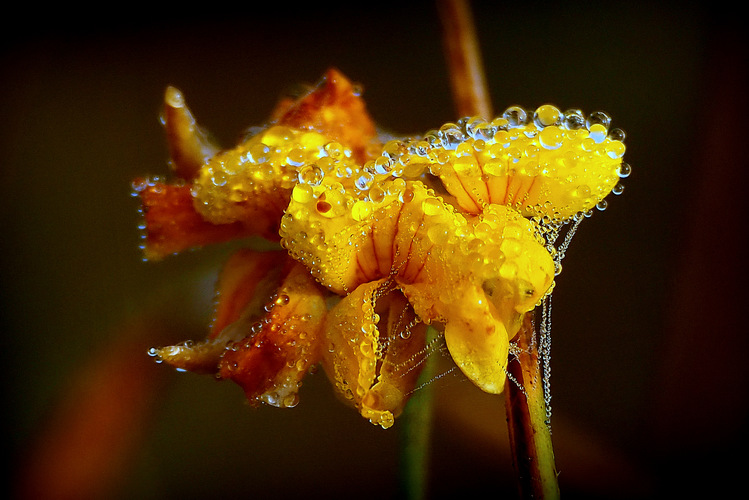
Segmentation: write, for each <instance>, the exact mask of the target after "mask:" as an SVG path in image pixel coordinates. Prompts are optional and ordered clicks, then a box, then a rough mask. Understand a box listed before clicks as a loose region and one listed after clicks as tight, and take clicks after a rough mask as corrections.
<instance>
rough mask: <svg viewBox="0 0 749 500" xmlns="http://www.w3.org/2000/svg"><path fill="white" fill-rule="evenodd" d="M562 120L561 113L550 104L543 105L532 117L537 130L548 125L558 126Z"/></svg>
mask: <svg viewBox="0 0 749 500" xmlns="http://www.w3.org/2000/svg"><path fill="white" fill-rule="evenodd" d="M561 119H562V113H561V112H560V111H559V110H558V109H557V108H556V107H554V106H552V105H550V104H544V105H543V106H541V107H539V108H538V109H537V110H536V112H535V113H534V115H533V121H534V122H535V123H536V126H538V127H539V128H543V127H548V126H550V125H559V123H560V122H561Z"/></svg>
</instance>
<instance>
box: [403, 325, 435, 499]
mask: <svg viewBox="0 0 749 500" xmlns="http://www.w3.org/2000/svg"><path fill="white" fill-rule="evenodd" d="M436 335H437V332H436V331H435V330H434V329H433V328H432V327H429V328H428V330H427V343H428V342H430V341H431V340H432V339H433V338H435V336H436ZM438 361H439V360H438V358H437V356H434V355H430V356H428V357H427V359H426V360H425V361H424V368H423V370H422V372H421V375H420V376H419V380H418V382H417V385H416V386H417V387H419V390H417V391H416V392H415V393H414V394H413V396H412V397H411V399H410V400H409V402H408V404H407V405H406V408H405V409H404V410H403V414H402V415H401V416H400V418H399V419H398V420H399V423H400V424H401V425H400V440H401V445H400V478H401V489H402V491H403V492H404V495H405V498H407V499H408V500H422V499H424V498H426V497H427V486H428V483H429V454H430V450H431V446H430V445H431V433H432V432H431V431H432V415H433V411H432V410H433V406H434V402H433V400H434V388H433V386H432V385H431V384H429V381H430V380H432V378H433V377H434V376H435V375H436V374H437V373H436V372H437V362H438Z"/></svg>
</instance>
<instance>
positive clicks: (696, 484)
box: [0, 1, 749, 499]
mask: <svg viewBox="0 0 749 500" xmlns="http://www.w3.org/2000/svg"><path fill="white" fill-rule="evenodd" d="M108 7H111V6H108ZM112 8H113V9H114V10H113V11H107V12H104V10H98V9H102V8H101V7H99V8H98V9H97V8H95V9H94V10H93V11H92V10H86V11H85V12H83V11H81V12H75V11H73V10H69V9H70V8H69V7H68V6H65V9H66V10H65V11H60V12H55V11H53V10H47V9H44V10H42V9H41V8H40V10H39V11H34V10H32V8H30V7H21V11H22V14H20V15H17V16H14V18H13V19H10V18H6V19H5V23H3V24H4V25H5V27H4V30H3V45H2V60H1V61H0V62H1V63H2V66H1V67H2V72H3V77H2V80H1V81H0V116H1V117H2V121H1V122H0V128H1V133H0V145H2V159H1V160H0V161H1V163H0V175H2V185H4V186H5V187H6V188H7V189H6V191H5V192H4V193H3V196H2V198H1V199H0V204H2V205H1V207H2V211H3V216H2V225H3V227H2V234H3V240H2V243H3V249H2V252H3V253H2V286H3V290H2V291H3V307H2V315H3V316H2V319H3V325H2V326H3V332H4V337H3V338H4V342H3V344H4V348H3V349H2V352H3V356H4V359H3V367H4V369H5V374H4V375H5V376H4V377H3V380H4V385H5V391H6V397H5V405H4V406H5V408H6V410H5V412H4V413H5V417H6V422H7V423H6V425H5V426H4V429H5V430H6V431H7V433H8V435H7V437H6V439H5V442H6V443H7V444H6V445H4V449H5V450H7V452H8V454H9V455H10V463H11V464H12V467H10V468H9V470H8V471H7V472H8V474H9V475H10V477H8V488H9V490H12V491H15V492H18V491H19V489H20V490H23V491H27V492H28V491H31V490H37V492H36V495H37V496H36V498H42V497H43V496H44V495H43V493H44V492H45V491H49V490H53V491H55V492H56V493H58V497H64V496H65V495H63V493H64V492H66V491H70V492H74V493H72V494H71V495H70V496H69V497H70V498H86V497H95V498H195V499H203V498H213V497H217V496H219V495H231V496H234V497H260V498H292V497H294V498H298V497H300V496H302V495H304V496H305V497H308V498H310V497H311V498H316V497H319V496H325V497H326V498H341V497H349V496H358V497H363V498H375V497H376V498H394V497H397V496H398V495H399V489H398V475H397V460H398V431H397V427H398V426H397V424H396V428H395V429H391V430H388V431H383V430H382V429H379V428H375V427H374V426H372V425H370V424H369V423H368V422H366V421H364V420H363V419H362V418H361V417H359V416H358V414H357V413H356V412H355V411H353V410H351V409H349V408H347V407H345V406H344V405H342V404H340V403H339V402H338V401H336V397H335V396H334V394H333V390H332V388H331V386H330V385H329V383H328V382H327V380H326V379H325V376H324V374H323V373H322V372H320V373H317V374H315V375H312V376H309V377H308V378H307V379H306V381H305V385H304V387H303V388H302V392H301V397H302V399H301V403H300V404H299V406H297V407H296V408H294V409H288V410H279V409H276V408H269V407H263V408H259V409H251V408H249V407H248V406H247V405H246V404H245V403H244V397H243V394H242V392H241V390H240V389H239V388H238V387H237V386H235V385H234V384H231V383H229V382H224V383H217V382H216V381H214V380H212V379H211V378H210V377H200V376H196V375H192V374H183V373H176V372H173V371H172V370H170V369H169V368H167V367H165V366H159V365H156V364H154V363H153V360H152V359H150V358H148V356H146V351H147V349H148V347H150V346H153V345H163V344H164V343H166V342H176V341H180V340H184V339H188V338H194V339H200V338H202V337H203V336H204V335H205V332H206V328H207V325H208V322H209V321H210V313H211V307H212V303H211V300H212V290H213V284H214V280H215V277H216V273H217V272H218V269H219V268H220V265H221V262H222V260H223V259H225V258H226V256H228V255H229V254H230V253H231V251H232V249H233V248H235V247H236V245H234V246H232V245H220V246H217V247H212V248H208V249H205V250H202V251H199V252H191V253H186V254H183V255H179V256H175V257H172V258H169V259H166V260H164V261H162V262H158V263H144V262H142V260H141V256H140V254H139V249H138V245H139V232H138V229H137V225H138V223H139V215H138V212H137V208H138V207H137V202H136V200H135V199H134V198H131V196H130V182H131V180H132V179H133V178H134V177H136V176H142V175H167V174H168V167H167V159H168V158H167V149H166V143H165V140H164V136H163V131H162V128H161V125H160V123H159V120H158V115H159V111H160V107H161V101H162V97H163V92H164V89H165V88H166V86H167V85H175V86H177V87H178V88H180V89H181V90H182V91H183V92H184V93H185V96H186V98H187V101H188V104H189V105H190V107H191V109H192V110H193V112H194V114H195V115H196V117H197V119H198V121H199V122H200V123H201V124H202V125H203V126H205V127H206V128H207V129H209V130H210V131H211V132H213V134H214V135H215V136H216V137H217V138H218V140H219V141H220V142H221V143H222V144H223V145H225V146H227V147H229V146H232V145H233V144H234V143H235V140H236V139H237V138H238V137H239V135H240V134H241V133H242V131H243V130H244V129H245V128H246V127H249V126H252V125H260V124H262V123H263V122H264V121H265V120H266V118H267V116H268V114H269V112H270V111H271V109H272V108H273V105H274V104H275V102H276V99H277V98H278V97H279V96H280V94H281V93H283V92H285V91H286V90H288V89H290V88H293V87H294V86H295V85H297V84H299V83H314V82H316V81H317V80H318V78H319V77H320V76H321V75H322V74H323V72H324V71H325V70H326V68H328V67H329V66H335V67H337V68H339V69H340V70H341V71H342V72H343V73H344V74H346V75H347V76H348V77H350V78H351V79H352V80H354V81H357V82H360V83H361V84H362V86H363V89H364V98H365V100H366V102H367V104H368V109H369V111H370V113H371V114H372V116H373V117H374V119H375V120H376V121H377V122H378V124H379V125H380V126H382V127H383V128H385V129H388V130H391V131H394V132H398V133H407V134H412V133H422V132H425V131H426V130H429V129H431V128H434V127H436V126H439V125H441V124H442V123H444V122H446V121H454V120H455V119H456V118H458V117H457V116H455V111H454V108H453V105H452V101H451V95H450V88H449V79H448V74H447V69H446V65H445V62H444V55H443V51H442V40H441V28H440V23H439V19H438V16H437V11H436V9H435V6H434V5H433V3H431V2H421V1H417V2H403V3H400V4H399V3H395V2H387V1H383V2H373V3H370V4H364V3H361V2H360V3H358V4H356V5H352V4H336V3H312V4H309V5H306V4H305V5H301V6H293V7H292V6H291V4H289V5H281V4H276V5H270V6H269V7H268V8H267V9H265V10H258V9H256V8H244V9H240V10H237V9H236V8H234V7H232V8H229V7H226V8H224V7H222V6H220V5H201V6H199V7H198V9H199V11H194V12H193V11H190V9H189V8H186V7H185V8H182V7H181V6H171V7H170V9H169V10H163V11H159V10H157V9H155V6H153V5H149V6H142V7H135V6H131V4H128V6H127V7H126V6H124V5H117V6H114V7H112ZM180 9H182V10H180ZM473 11H474V16H475V19H476V24H477V28H478V36H479V41H480V44H481V47H482V51H483V58H484V62H485V65H486V72H487V80H488V84H489V86H490V90H491V95H492V100H493V104H494V107H495V113H496V114H499V113H501V111H502V110H504V109H505V108H506V107H507V106H510V105H514V104H520V105H523V106H526V107H528V108H531V109H534V108H535V107H537V106H538V105H540V104H543V103H553V104H556V105H557V106H558V107H560V108H562V109H567V108H570V107H577V108H580V109H582V110H584V111H585V112H586V113H587V112H592V111H596V110H604V111H607V112H608V113H609V114H610V115H611V116H612V117H613V126H616V127H621V128H622V129H624V131H625V132H626V133H627V139H626V141H625V142H626V144H627V153H626V155H625V159H626V161H628V162H629V163H630V164H631V165H632V167H633V173H632V175H631V176H630V177H629V178H628V179H626V180H625V183H624V184H625V191H624V193H623V194H622V195H621V196H618V197H613V196H612V198H613V199H610V200H609V201H610V203H609V208H608V209H607V210H606V211H605V212H603V213H596V214H595V215H594V216H593V217H591V218H590V219H588V220H586V221H585V222H584V223H583V224H582V226H581V228H580V230H579V231H578V233H577V235H576V236H575V239H574V240H573V242H572V246H571V248H570V250H569V251H568V254H567V258H566V259H565V261H564V271H563V273H562V275H561V276H560V277H559V278H558V281H557V286H556V289H555V292H554V301H553V347H552V352H553V359H552V391H553V411H554V413H553V418H552V425H553V438H554V442H555V451H556V458H557V467H558V469H559V471H560V477H559V480H560V485H561V488H562V492H563V494H565V495H566V496H569V497H572V498H650V497H656V496H661V495H663V494H664V493H667V492H668V493H672V494H678V493H682V492H687V491H688V492H691V493H699V492H710V493H711V496H712V497H720V496H722V495H730V494H732V493H733V492H734V491H736V488H737V486H738V483H739V479H740V477H741V476H740V475H741V474H744V473H745V470H746V465H747V463H746V462H747V460H746V453H745V450H746V448H745V446H746V437H747V436H746V423H747V403H748V398H747V396H748V392H749V383H748V382H749V368H747V362H746V359H745V358H746V353H747V347H748V345H747V344H748V343H749V342H747V334H749V332H747V328H746V325H745V323H744V322H743V321H742V320H741V318H740V311H741V310H743V308H744V307H745V303H746V302H745V297H746V295H745V291H744V288H745V285H744V284H745V281H746V263H745V262H746V259H745V248H746V227H745V226H746V222H745V219H744V217H743V216H742V215H741V213H744V211H745V210H744V208H745V207H744V206H743V204H742V203H741V201H743V198H744V190H745V186H746V184H745V182H746V181H745V172H746V169H747V167H748V166H747V160H746V158H747V157H746V152H745V151H744V149H746V147H747V144H749V143H748V142H747V139H746V137H747V135H746V133H745V128H746V126H747V125H746V120H747V117H749V113H748V110H747V90H749V88H748V87H747V59H746V55H747V54H746V52H745V50H744V45H743V44H744V42H745V39H744V37H743V34H742V32H741V28H742V26H740V23H739V20H738V18H737V16H736V14H735V13H733V12H731V10H729V9H728V8H727V7H726V6H725V5H724V4H723V3H722V2H710V3H707V2H703V3H696V4H692V3H687V2H685V3H683V4H681V3H680V4H676V3H673V4H671V3H666V4H662V3H661V4H659V3H655V4H653V3H650V2H639V1H632V2H595V3H592V2H565V1H561V2H553V3H545V2H536V1H526V2H475V3H474V6H473ZM250 243H252V242H250ZM435 387H436V394H437V410H436V414H435V428H434V434H435V435H434V442H433V452H432V479H431V483H430V485H431V493H432V495H431V496H432V497H433V498H442V497H448V496H450V497H453V496H455V495H456V494H463V495H466V496H470V494H471V493H472V492H476V493H478V492H482V493H483V494H487V493H491V494H492V495H493V496H496V497H500V496H506V497H512V496H513V495H514V494H515V484H514V477H513V472H512V465H511V462H510V458H509V454H508V444H507V431H506V425H505V415H504V403H503V398H493V397H490V396H487V395H485V394H482V393H480V391H478V389H476V388H475V387H474V386H473V385H472V384H470V383H469V382H467V381H466V380H464V379H462V378H461V377H459V376H448V377H445V378H443V379H441V380H439V381H438V382H437V383H435ZM112 429H116V432H112ZM102 450H105V452H104V453H103V454H101V455H100V453H102ZM19 485H20V486H19ZM29 485H31V486H29ZM81 485H82V486H81ZM29 488H30V489H29ZM19 496H20V493H19Z"/></svg>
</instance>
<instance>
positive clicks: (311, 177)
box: [299, 165, 325, 186]
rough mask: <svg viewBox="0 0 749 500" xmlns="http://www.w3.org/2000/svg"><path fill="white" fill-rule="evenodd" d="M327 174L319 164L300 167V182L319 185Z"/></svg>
mask: <svg viewBox="0 0 749 500" xmlns="http://www.w3.org/2000/svg"><path fill="white" fill-rule="evenodd" d="M324 177H325V174H324V173H323V171H322V169H321V168H320V167H318V166H317V165H306V166H304V167H302V168H301V169H299V182H300V183H302V184H308V185H310V186H319V185H320V183H321V182H322V180H323V178H324Z"/></svg>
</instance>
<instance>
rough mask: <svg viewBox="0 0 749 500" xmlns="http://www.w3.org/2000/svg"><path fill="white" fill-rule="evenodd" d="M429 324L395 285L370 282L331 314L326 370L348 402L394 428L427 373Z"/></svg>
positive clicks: (327, 324) (358, 289)
mask: <svg viewBox="0 0 749 500" xmlns="http://www.w3.org/2000/svg"><path fill="white" fill-rule="evenodd" d="M425 334H426V327H425V325H423V324H421V323H419V322H418V321H417V319H416V317H415V315H414V313H413V309H412V308H411V307H410V306H409V305H408V302H407V301H406V300H405V297H404V296H403V294H402V293H401V292H400V291H399V290H397V289H396V288H394V285H393V283H392V282H389V281H387V280H380V281H376V282H371V283H366V284H363V285H361V286H360V287H358V288H357V289H356V290H354V291H353V292H352V293H351V294H350V295H348V296H347V297H345V298H343V299H342V300H341V301H340V302H339V303H338V304H337V305H336V306H335V307H334V308H333V309H332V310H331V311H330V313H329V314H328V319H327V320H326V324H325V338H326V342H327V343H328V345H327V349H324V350H323V358H322V360H323V366H324V367H325V371H326V372H327V374H328V376H329V377H330V379H331V380H332V381H333V382H334V383H335V385H336V388H337V389H338V391H339V393H340V394H341V395H342V396H343V398H344V399H346V400H349V401H350V402H351V403H352V404H354V405H355V406H356V407H357V409H358V410H359V412H360V413H361V414H362V416H363V417H365V418H367V419H369V420H370V421H371V422H372V423H373V424H377V425H380V426H382V427H383V428H388V427H390V426H391V425H393V420H394V418H395V417H397V416H398V415H399V414H400V413H401V412H402V411H403V408H404V407H405V404H406V402H407V401H408V398H409V397H410V394H411V392H412V391H413V390H414V387H415V385H416V380H417V378H418V376H419V373H420V372H421V368H422V361H423V359H424V356H425V355H426V354H425V345H424V344H425Z"/></svg>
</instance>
